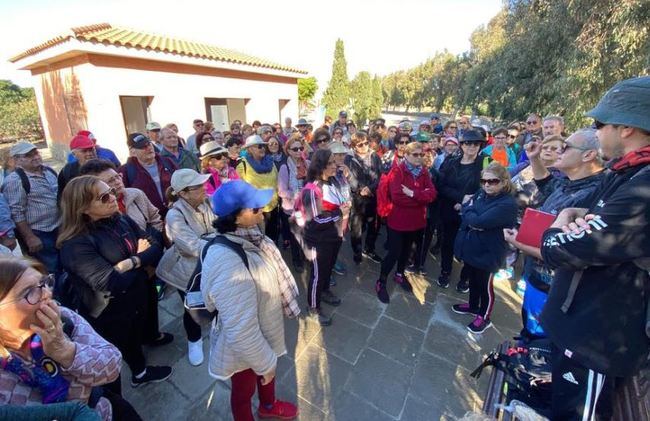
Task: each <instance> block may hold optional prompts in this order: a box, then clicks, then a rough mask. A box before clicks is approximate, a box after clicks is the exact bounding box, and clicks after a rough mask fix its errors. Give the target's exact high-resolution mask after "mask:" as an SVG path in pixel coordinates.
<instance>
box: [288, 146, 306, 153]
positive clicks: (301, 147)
mask: <svg viewBox="0 0 650 421" xmlns="http://www.w3.org/2000/svg"><path fill="white" fill-rule="evenodd" d="M289 150H291V151H293V152H302V151H304V150H305V148H304V146H298V147H296V148H289Z"/></svg>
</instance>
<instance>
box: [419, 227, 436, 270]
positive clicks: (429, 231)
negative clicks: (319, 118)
mask: <svg viewBox="0 0 650 421" xmlns="http://www.w3.org/2000/svg"><path fill="white" fill-rule="evenodd" d="M437 226H438V220H437V219H435V220H433V219H429V220H427V226H426V227H424V233H423V234H422V238H421V239H420V241H418V247H417V251H416V254H415V259H414V260H415V265H416V266H417V267H422V266H424V262H426V260H427V253H428V251H429V247H430V246H431V241H433V234H434V232H435V231H436V227H437Z"/></svg>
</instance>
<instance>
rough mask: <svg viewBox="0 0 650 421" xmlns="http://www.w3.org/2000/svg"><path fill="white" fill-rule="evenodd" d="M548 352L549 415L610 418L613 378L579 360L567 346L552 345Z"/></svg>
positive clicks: (613, 391) (570, 417)
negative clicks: (582, 363)
mask: <svg viewBox="0 0 650 421" xmlns="http://www.w3.org/2000/svg"><path fill="white" fill-rule="evenodd" d="M552 352H553V357H552V361H553V367H552V378H553V383H552V386H551V393H552V398H551V411H552V417H551V419H553V420H594V419H598V420H608V419H611V417H612V413H613V400H614V394H615V388H614V383H615V382H614V378H613V377H607V378H606V377H605V375H604V374H602V373H598V372H596V371H594V370H590V369H588V368H587V367H584V366H583V365H581V364H579V363H578V362H577V361H575V360H573V359H572V358H570V357H569V356H568V355H571V352H570V351H568V350H563V349H559V348H558V347H556V346H553V347H552Z"/></svg>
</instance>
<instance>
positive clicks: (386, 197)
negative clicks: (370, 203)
mask: <svg viewBox="0 0 650 421" xmlns="http://www.w3.org/2000/svg"><path fill="white" fill-rule="evenodd" d="M396 171H400V172H401V171H402V170H401V168H399V166H396V167H393V168H391V170H390V171H388V172H387V173H384V174H382V175H381V177H379V185H378V186H377V215H378V216H379V217H380V218H386V217H388V215H390V212H391V211H392V210H393V202H392V201H391V198H390V182H391V181H392V180H393V177H394V176H395V174H397V173H396Z"/></svg>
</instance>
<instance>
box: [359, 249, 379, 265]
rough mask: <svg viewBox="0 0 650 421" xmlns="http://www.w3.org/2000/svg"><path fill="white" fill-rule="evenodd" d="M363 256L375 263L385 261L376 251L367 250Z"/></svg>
mask: <svg viewBox="0 0 650 421" xmlns="http://www.w3.org/2000/svg"><path fill="white" fill-rule="evenodd" d="M361 254H363V257H365V258H366V259H370V260H372V261H373V262H375V263H381V262H382V261H383V260H384V259H382V257H381V256H380V255H378V254H377V253H375V252H374V251H368V250H366V251H364V252H363V253H361Z"/></svg>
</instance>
